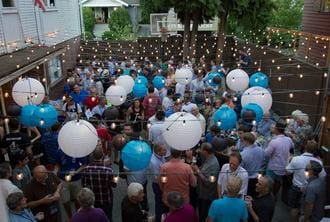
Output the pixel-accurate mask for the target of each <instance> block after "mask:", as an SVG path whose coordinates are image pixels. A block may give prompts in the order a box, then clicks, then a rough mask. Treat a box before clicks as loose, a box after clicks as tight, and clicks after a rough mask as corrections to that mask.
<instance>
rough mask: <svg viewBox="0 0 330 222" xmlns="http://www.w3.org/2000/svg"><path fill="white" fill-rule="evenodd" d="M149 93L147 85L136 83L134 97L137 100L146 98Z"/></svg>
mask: <svg viewBox="0 0 330 222" xmlns="http://www.w3.org/2000/svg"><path fill="white" fill-rule="evenodd" d="M147 93H148V89H147V87H146V85H144V84H142V83H135V84H134V86H133V96H134V97H136V98H142V97H145V96H146V95H147Z"/></svg>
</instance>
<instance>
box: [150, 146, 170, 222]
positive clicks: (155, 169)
mask: <svg viewBox="0 0 330 222" xmlns="http://www.w3.org/2000/svg"><path fill="white" fill-rule="evenodd" d="M153 150H154V152H153V154H152V156H151V160H150V165H149V168H150V172H151V174H152V177H151V181H152V185H151V186H152V190H153V192H154V197H155V216H156V218H155V219H156V222H160V220H161V216H162V213H163V209H164V206H163V201H162V191H161V190H160V186H159V184H158V183H157V176H158V175H159V172H160V167H161V166H162V165H163V164H164V163H165V158H164V156H165V154H166V150H167V149H166V146H165V145H164V144H154V145H153Z"/></svg>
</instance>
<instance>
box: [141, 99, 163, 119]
mask: <svg viewBox="0 0 330 222" xmlns="http://www.w3.org/2000/svg"><path fill="white" fill-rule="evenodd" d="M159 106H161V102H160V98H159V96H155V95H152V96H146V97H144V99H143V107H144V116H145V117H144V118H145V119H149V118H150V117H152V116H153V115H154V114H155V113H156V111H157V108H158V107H159Z"/></svg>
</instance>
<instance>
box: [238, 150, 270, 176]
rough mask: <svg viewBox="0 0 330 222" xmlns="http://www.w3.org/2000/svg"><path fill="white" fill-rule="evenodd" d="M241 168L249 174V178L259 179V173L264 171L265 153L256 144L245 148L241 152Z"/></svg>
mask: <svg viewBox="0 0 330 222" xmlns="http://www.w3.org/2000/svg"><path fill="white" fill-rule="evenodd" d="M241 156H242V163H241V166H242V167H243V168H244V169H246V171H247V172H248V175H249V178H257V175H258V171H259V170H261V169H262V167H263V165H264V160H265V151H264V150H263V149H262V148H261V147H260V146H257V145H256V144H253V145H251V146H247V147H244V149H243V151H242V152H241Z"/></svg>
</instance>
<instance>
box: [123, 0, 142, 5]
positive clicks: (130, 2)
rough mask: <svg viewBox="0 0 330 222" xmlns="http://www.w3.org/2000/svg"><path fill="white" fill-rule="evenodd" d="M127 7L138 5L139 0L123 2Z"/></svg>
mask: <svg viewBox="0 0 330 222" xmlns="http://www.w3.org/2000/svg"><path fill="white" fill-rule="evenodd" d="M123 1H124V2H126V3H127V4H128V5H140V0H123Z"/></svg>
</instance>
